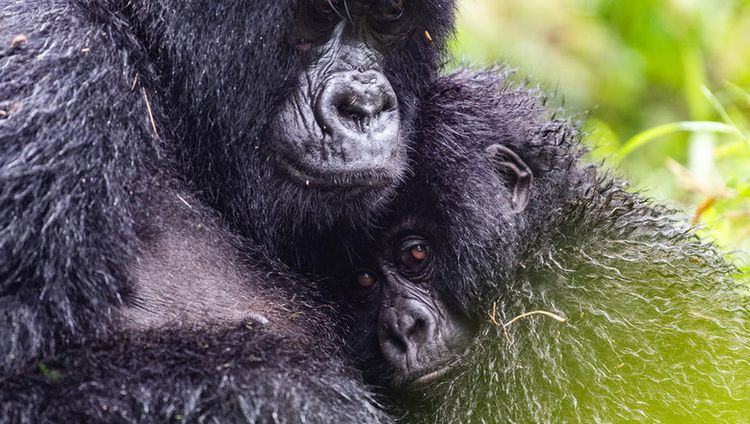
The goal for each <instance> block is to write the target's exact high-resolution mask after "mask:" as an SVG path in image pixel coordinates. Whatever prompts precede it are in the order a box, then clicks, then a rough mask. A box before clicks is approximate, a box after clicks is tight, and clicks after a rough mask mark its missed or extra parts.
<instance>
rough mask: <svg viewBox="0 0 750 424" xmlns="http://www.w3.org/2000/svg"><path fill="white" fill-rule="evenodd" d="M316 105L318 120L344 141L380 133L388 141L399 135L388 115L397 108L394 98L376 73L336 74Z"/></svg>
mask: <svg viewBox="0 0 750 424" xmlns="http://www.w3.org/2000/svg"><path fill="white" fill-rule="evenodd" d="M319 104H320V107H319V108H318V110H317V111H316V113H317V114H318V116H317V118H318V120H319V121H321V122H322V123H323V124H324V126H325V127H326V128H331V129H332V130H333V131H334V132H336V131H338V134H339V135H342V136H344V137H347V138H351V137H360V135H359V134H363V133H364V134H367V135H373V136H379V135H380V134H381V133H382V134H383V136H385V134H388V137H386V138H390V137H391V134H393V133H394V130H395V133H397V132H398V125H399V123H398V116H397V115H394V114H392V113H390V112H393V111H395V110H396V109H397V108H398V102H397V100H396V94H395V93H394V92H393V89H392V88H391V86H390V84H389V83H388V80H387V79H385V77H384V76H383V75H382V74H380V73H378V72H374V71H365V72H364V73H360V72H359V71H352V72H341V73H339V74H337V75H336V76H335V77H333V78H331V80H330V81H329V82H328V84H327V86H326V87H325V88H324V90H323V93H322V95H321V97H320V99H319ZM386 112H389V113H386ZM384 141H385V140H384Z"/></svg>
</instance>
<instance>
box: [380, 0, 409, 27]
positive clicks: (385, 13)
mask: <svg viewBox="0 0 750 424" xmlns="http://www.w3.org/2000/svg"><path fill="white" fill-rule="evenodd" d="M379 9H380V10H379V11H378V12H379V15H380V17H381V19H382V20H385V21H390V22H393V21H396V20H398V19H399V18H401V16H403V15H404V1H403V0H382V4H381V5H380V8H379Z"/></svg>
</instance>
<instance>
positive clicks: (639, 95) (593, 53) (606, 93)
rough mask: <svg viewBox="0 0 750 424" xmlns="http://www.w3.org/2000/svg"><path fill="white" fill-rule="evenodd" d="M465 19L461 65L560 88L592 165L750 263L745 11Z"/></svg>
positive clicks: (543, 10) (603, 5) (571, 12)
mask: <svg viewBox="0 0 750 424" xmlns="http://www.w3.org/2000/svg"><path fill="white" fill-rule="evenodd" d="M459 8H460V9H459V35H458V36H457V38H456V40H455V42H454V52H455V54H456V57H457V58H458V63H457V65H461V64H482V65H490V64H494V63H498V62H503V63H508V64H510V65H511V66H513V67H515V68H518V69H519V71H520V72H519V73H520V74H521V75H524V76H528V77H530V79H532V80H533V81H537V82H541V83H542V84H543V85H545V86H546V87H547V88H548V89H551V90H555V89H556V90H557V91H558V93H559V96H558V97H559V98H561V99H564V100H565V102H566V105H565V107H566V110H567V111H568V112H569V113H571V114H572V115H573V117H574V118H578V119H581V120H582V121H584V122H585V126H586V128H587V129H588V135H587V142H589V143H590V144H591V146H592V147H593V148H594V149H593V151H592V152H591V158H592V160H595V161H599V160H604V161H605V163H607V164H610V165H613V166H616V167H617V168H618V169H619V171H618V172H620V173H621V174H623V175H625V176H627V178H628V179H630V180H631V181H632V182H633V183H634V187H635V188H637V189H639V190H643V191H645V192H646V193H648V194H650V195H651V196H653V197H655V198H657V199H659V200H661V201H666V202H668V203H670V204H672V205H673V206H676V207H679V208H682V209H684V210H685V211H686V212H687V214H686V219H692V220H693V221H694V222H696V223H699V224H700V225H702V226H703V229H702V234H703V236H704V237H706V238H709V239H712V240H715V241H716V242H717V243H718V244H719V245H720V246H722V247H723V248H725V249H729V250H737V251H738V254H737V257H742V256H744V257H745V264H747V257H748V256H747V252H749V251H750V0H524V1H512V0H460V1H459ZM741 251H744V253H742V252H741ZM743 266H745V267H746V270H750V267H748V265H743Z"/></svg>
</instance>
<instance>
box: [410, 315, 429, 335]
mask: <svg viewBox="0 0 750 424" xmlns="http://www.w3.org/2000/svg"><path fill="white" fill-rule="evenodd" d="M426 328H427V323H426V322H425V321H424V320H423V319H421V318H418V319H416V320H414V323H412V325H411V327H409V328H408V329H407V330H406V335H407V337H409V338H410V339H412V340H419V339H420V338H422V336H423V335H424V332H425V330H426Z"/></svg>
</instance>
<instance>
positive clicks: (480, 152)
mask: <svg viewBox="0 0 750 424" xmlns="http://www.w3.org/2000/svg"><path fill="white" fill-rule="evenodd" d="M431 93H433V95H431V96H430V98H429V99H427V100H426V101H425V102H424V103H423V105H422V114H421V115H420V116H422V117H423V120H422V121H421V123H420V126H419V128H420V130H419V131H418V133H417V134H418V137H417V141H418V143H417V144H416V148H415V151H414V152H413V154H412V157H413V158H414V161H415V167H414V171H413V175H412V176H410V178H409V179H408V180H407V181H406V183H405V186H404V189H403V192H401V193H399V197H398V198H397V199H395V201H394V203H393V204H394V210H393V211H392V212H391V214H390V215H389V217H388V218H387V219H386V220H385V221H384V222H383V227H384V230H383V231H381V232H380V233H379V235H378V238H377V241H378V243H376V244H375V245H373V246H364V247H362V248H360V252H361V254H360V255H359V257H357V256H356V255H352V257H353V258H357V259H358V260H356V261H354V262H353V263H352V264H351V265H352V268H351V270H350V272H351V274H350V276H351V278H349V279H348V280H347V281H346V284H345V291H343V293H344V296H345V297H344V299H345V301H346V304H347V305H348V306H349V307H348V310H349V313H350V314H351V317H352V320H351V323H350V326H351V329H352V331H351V336H350V337H351V345H352V346H353V350H354V352H355V354H356V355H357V357H358V358H360V360H361V366H362V367H363V369H364V370H365V371H366V376H367V378H368V379H369V380H370V381H372V382H374V383H377V384H379V385H382V386H385V387H388V388H389V389H388V392H390V393H392V390H393V389H396V390H398V391H399V392H400V394H399V395H398V396H395V397H394V400H396V402H395V404H396V407H397V408H404V409H405V411H406V412H407V413H406V414H404V415H405V416H406V419H405V422H425V423H433V422H451V423H452V422H471V423H501V422H513V423H515V422H524V423H525V422H544V423H549V422H636V421H644V420H645V421H655V422H714V421H719V422H742V421H745V420H746V417H747V416H748V414H749V413H750V403H748V400H747V396H746V392H747V388H748V387H750V367H749V366H748V361H747V348H748V346H750V309H749V308H748V299H747V297H743V295H741V294H739V293H737V292H736V291H735V290H734V289H736V288H737V283H735V282H733V281H732V279H731V275H732V273H733V271H734V269H733V268H732V267H731V266H730V265H728V264H727V263H726V262H725V261H724V260H723V258H722V255H721V254H720V253H719V252H717V250H716V249H715V248H714V247H712V246H711V245H709V244H706V243H704V242H701V241H700V240H699V239H697V238H696V237H695V235H694V232H693V230H692V229H691V228H690V227H689V226H688V225H686V224H684V223H682V222H681V221H680V220H678V219H676V218H675V214H674V212H673V211H670V210H667V209H665V208H663V207H660V206H656V205H653V204H650V203H649V202H647V201H645V200H643V199H642V198H641V196H640V195H638V194H634V193H630V192H628V191H626V190H625V189H624V186H623V185H622V184H621V183H618V182H617V180H615V179H613V178H611V177H609V176H606V175H602V172H601V170H600V169H599V168H598V167H596V166H587V165H584V164H582V163H581V159H580V153H581V148H580V146H579V144H578V138H577V132H576V131H575V129H574V127H572V126H571V125H570V124H569V123H568V122H566V121H564V120H550V119H549V118H548V115H547V111H546V110H545V108H544V107H543V101H542V99H540V97H539V96H538V94H537V93H535V92H534V91H528V90H526V89H524V88H518V87H514V86H513V84H512V83H509V82H508V80H507V77H506V75H504V74H503V73H492V72H488V73H483V74H477V75H467V74H458V75H454V76H451V77H445V78H441V79H440V80H439V81H437V83H436V85H435V88H434V89H433V90H431ZM562 317H565V319H563V318H562ZM560 320H562V321H564V322H559V321H560ZM446 400H450V401H446Z"/></svg>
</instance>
